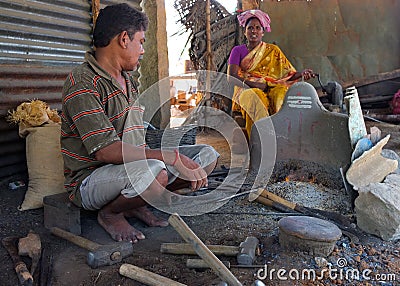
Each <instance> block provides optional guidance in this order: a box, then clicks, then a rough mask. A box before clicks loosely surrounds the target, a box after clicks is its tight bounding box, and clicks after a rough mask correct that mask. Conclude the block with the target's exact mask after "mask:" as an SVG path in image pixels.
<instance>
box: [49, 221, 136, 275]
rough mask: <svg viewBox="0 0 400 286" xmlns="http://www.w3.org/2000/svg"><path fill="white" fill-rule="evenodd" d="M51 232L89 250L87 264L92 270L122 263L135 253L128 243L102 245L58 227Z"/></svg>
mask: <svg viewBox="0 0 400 286" xmlns="http://www.w3.org/2000/svg"><path fill="white" fill-rule="evenodd" d="M50 231H51V233H52V234H54V235H56V236H59V237H61V238H64V239H66V240H68V241H70V242H72V243H74V244H76V245H78V246H80V247H82V248H85V249H87V250H89V253H88V255H87V264H88V265H89V266H90V267H92V268H97V267H100V266H104V265H112V264H115V263H118V262H121V261H122V259H123V258H125V257H128V256H130V255H132V253H133V246H132V243H130V242H127V241H120V242H115V243H113V244H108V245H101V244H98V243H96V242H93V241H91V240H89V239H86V238H84V237H81V236H78V235H75V234H73V233H70V232H68V231H65V230H62V229H60V228H58V227H52V228H51V229H50Z"/></svg>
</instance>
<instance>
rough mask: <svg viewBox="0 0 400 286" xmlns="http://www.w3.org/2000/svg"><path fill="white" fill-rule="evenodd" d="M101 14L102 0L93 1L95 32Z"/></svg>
mask: <svg viewBox="0 0 400 286" xmlns="http://www.w3.org/2000/svg"><path fill="white" fill-rule="evenodd" d="M99 12H100V0H92V15H93V16H92V21H93V30H94V26H95V25H96V20H97V17H98V16H99Z"/></svg>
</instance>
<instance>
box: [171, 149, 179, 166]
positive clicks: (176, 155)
mask: <svg viewBox="0 0 400 286" xmlns="http://www.w3.org/2000/svg"><path fill="white" fill-rule="evenodd" d="M174 153H175V160H174V162H173V163H172V165H171V166H175V164H176V162H178V159H179V152H178V149H174Z"/></svg>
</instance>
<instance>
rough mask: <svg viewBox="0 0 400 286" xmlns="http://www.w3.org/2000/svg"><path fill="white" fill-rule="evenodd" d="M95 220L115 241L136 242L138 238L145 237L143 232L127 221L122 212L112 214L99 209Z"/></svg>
mask: <svg viewBox="0 0 400 286" xmlns="http://www.w3.org/2000/svg"><path fill="white" fill-rule="evenodd" d="M97 221H98V222H99V224H100V225H101V226H102V227H103V228H104V229H105V230H106V231H107V232H108V233H109V234H110V235H111V237H112V238H113V239H114V240H116V241H130V242H133V243H136V242H138V240H139V239H145V236H144V234H143V233H141V232H140V231H138V230H137V229H135V228H134V227H133V226H131V225H130V224H129V223H128V222H127V220H126V219H125V217H124V214H123V213H119V214H113V213H108V212H105V211H104V210H99V212H98V215H97Z"/></svg>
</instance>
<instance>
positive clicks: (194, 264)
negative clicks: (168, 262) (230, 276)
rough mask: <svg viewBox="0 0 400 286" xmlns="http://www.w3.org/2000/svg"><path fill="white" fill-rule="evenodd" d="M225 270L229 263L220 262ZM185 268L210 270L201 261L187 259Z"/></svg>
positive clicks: (205, 263) (229, 265)
mask: <svg viewBox="0 0 400 286" xmlns="http://www.w3.org/2000/svg"><path fill="white" fill-rule="evenodd" d="M221 262H222V263H223V264H224V265H225V266H226V267H227V268H230V267H231V263H230V262H229V261H225V260H223V261H221ZM186 267H187V268H193V269H205V268H210V266H209V265H208V264H207V262H205V261H204V260H203V259H192V258H189V259H188V260H186Z"/></svg>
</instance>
